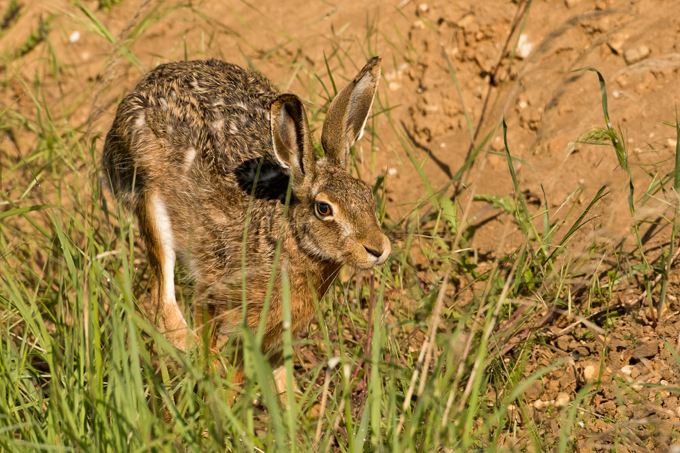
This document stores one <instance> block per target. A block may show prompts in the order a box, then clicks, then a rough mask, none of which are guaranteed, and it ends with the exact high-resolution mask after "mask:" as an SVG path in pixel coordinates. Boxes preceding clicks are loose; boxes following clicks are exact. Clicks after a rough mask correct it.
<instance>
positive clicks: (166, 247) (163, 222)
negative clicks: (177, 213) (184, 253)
mask: <svg viewBox="0 0 680 453" xmlns="http://www.w3.org/2000/svg"><path fill="white" fill-rule="evenodd" d="M151 204H152V206H153V213H154V221H155V222H154V223H155V224H156V225H155V226H156V229H157V230H158V235H159V239H160V241H161V249H162V250H163V258H164V259H163V276H164V281H162V282H161V285H162V287H161V291H162V292H163V295H164V296H165V298H164V299H165V301H166V303H167V302H170V301H172V302H175V259H176V256H175V241H174V238H173V236H172V224H171V223H170V216H168V211H167V210H166V209H165V204H164V203H163V200H161V198H160V197H159V196H158V194H154V196H153V198H152V199H151Z"/></svg>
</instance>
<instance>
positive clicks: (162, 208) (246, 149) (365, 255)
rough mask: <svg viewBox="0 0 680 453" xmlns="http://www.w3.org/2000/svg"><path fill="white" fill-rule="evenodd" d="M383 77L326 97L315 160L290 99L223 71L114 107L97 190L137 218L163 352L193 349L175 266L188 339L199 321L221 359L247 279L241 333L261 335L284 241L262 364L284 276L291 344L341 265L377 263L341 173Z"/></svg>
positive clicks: (169, 77)
mask: <svg viewBox="0 0 680 453" xmlns="http://www.w3.org/2000/svg"><path fill="white" fill-rule="evenodd" d="M379 77H380V59H379V58H378V57H375V58H372V59H371V60H369V61H368V63H367V64H366V65H365V66H364V68H363V69H362V70H361V71H359V74H357V76H356V77H355V78H354V79H353V80H352V81H351V82H350V83H349V84H348V85H347V86H346V87H345V88H344V89H343V90H342V91H341V92H340V93H338V95H337V96H336V97H335V99H334V100H333V102H332V103H331V105H330V107H329V109H328V112H327V114H326V118H325V121H324V123H323V130H322V133H321V145H322V147H323V151H324V155H323V157H321V158H317V156H316V155H315V149H314V146H313V143H312V139H311V136H310V132H309V125H308V122H307V115H306V113H305V107H304V105H303V103H302V102H301V101H300V99H299V98H298V97H297V96H295V95H293V94H280V93H279V92H278V91H277V90H276V88H275V87H274V86H273V85H272V84H271V83H270V82H269V81H268V80H267V79H266V78H265V77H264V76H262V75H260V74H258V73H256V72H252V71H249V70H246V69H243V68H240V67H239V66H236V65H233V64H229V63H224V62H222V61H216V60H209V61H188V62H178V63H169V64H164V65H161V66H158V67H157V68H156V69H154V70H153V71H151V72H149V73H148V74H147V75H146V76H145V77H144V78H143V79H142V80H141V82H139V84H138V85H137V87H136V88H135V89H134V90H133V91H132V92H131V93H130V94H128V95H127V96H126V97H125V98H124V99H123V101H122V102H121V103H120V105H119V106H118V110H117V112H116V117H115V119H114V121H113V126H112V127H111V130H110V132H109V133H108V135H107V136H106V143H105V145H104V153H103V166H104V171H105V175H104V178H105V179H106V182H107V183H108V184H109V186H110V189H111V190H112V192H113V194H114V195H115V197H116V198H117V199H118V200H119V201H120V203H121V204H122V206H123V207H125V208H126V209H128V210H129V211H131V212H133V213H134V214H135V215H136V216H137V219H138V222H139V229H140V232H141V236H142V238H143V240H144V242H145V244H146V249H147V254H148V260H149V263H150V266H151V269H152V270H153V276H152V282H151V303H150V306H149V307H145V308H144V311H145V312H146V315H147V316H148V317H149V318H151V320H152V321H153V322H155V323H156V325H157V327H158V329H159V331H160V332H161V333H163V335H164V336H165V337H166V338H167V339H168V340H169V342H170V343H171V344H172V345H174V346H175V347H176V348H178V349H180V350H186V348H187V342H188V336H193V339H192V340H191V341H195V340H197V338H198V337H197V333H196V332H191V331H189V332H188V331H187V323H186V321H185V319H184V316H183V314H182V310H181V309H180V307H179V306H178V304H177V300H176V298H175V283H174V273H175V261H176V260H177V259H179V261H180V262H181V263H182V264H183V265H184V266H186V268H187V269H188V271H189V273H190V275H191V277H192V278H193V279H194V280H195V289H196V294H197V297H196V299H197V302H196V307H195V309H194V313H195V317H196V325H199V326H200V325H205V324H206V317H207V319H208V320H209V323H207V324H208V325H209V328H210V329H211V330H210V332H211V334H210V335H211V337H210V338H211V340H210V341H211V345H210V346H211V349H212V350H218V349H219V348H220V346H222V345H223V344H224V343H225V342H226V341H227V339H228V338H229V335H230V334H233V333H234V332H237V331H238V326H239V324H240V323H242V314H243V307H242V305H241V301H242V294H243V290H242V288H243V286H242V282H243V279H244V278H245V283H246V285H245V288H246V296H247V297H246V299H247V307H246V313H247V319H246V324H247V325H248V326H249V327H250V328H252V329H254V330H257V328H258V324H259V322H260V317H261V314H262V311H263V308H264V305H265V300H266V295H267V288H268V286H269V281H270V275H271V271H272V268H273V264H274V255H275V250H276V247H277V242H278V241H279V240H280V241H281V252H280V253H281V254H280V259H279V265H278V266H277V267H276V269H277V270H276V272H277V275H276V278H275V284H274V288H273V292H272V293H271V297H270V305H269V309H268V311H267V314H266V324H265V328H264V337H263V341H262V350H263V351H265V352H267V351H271V350H273V349H275V348H277V347H278V346H280V344H281V342H282V338H283V330H284V328H287V327H288V326H287V325H286V326H284V324H283V310H282V291H283V289H282V283H281V269H282V268H283V267H285V269H286V272H287V275H288V278H289V281H290V295H291V297H290V310H291V325H290V329H291V330H292V334H293V335H294V334H295V333H297V332H299V331H301V330H303V329H305V328H306V327H307V326H308V324H309V322H310V321H311V319H312V317H313V314H314V311H315V308H314V302H313V301H314V299H315V298H317V299H318V298H319V297H322V296H323V295H324V293H325V292H326V290H327V289H328V287H329V285H330V284H331V283H332V281H333V279H334V278H335V276H336V274H337V272H338V270H339V269H340V267H341V266H342V265H345V264H347V265H350V266H356V267H359V268H362V269H368V268H371V267H373V266H376V265H380V264H382V263H384V262H385V260H386V259H387V257H388V256H389V254H390V251H391V248H390V242H389V240H388V238H387V237H386V236H385V235H384V234H383V232H382V231H381V228H380V222H379V221H378V218H377V216H376V212H375V201H374V197H373V194H372V191H371V187H370V186H369V185H368V184H366V183H364V182H362V181H360V180H358V179H356V178H354V177H352V176H350V175H349V174H348V173H347V171H346V167H347V164H348V157H349V150H350V147H351V146H352V144H353V143H354V142H355V141H356V140H358V139H359V138H361V136H362V135H363V129H364V126H365V123H366V119H367V118H368V115H369V112H370V110H371V105H372V104H373V98H374V95H375V92H376V89H377V85H378V80H379ZM289 183H290V186H291V195H290V201H289V207H288V212H287V215H286V216H285V218H284V211H285V199H286V195H287V190H288V185H289ZM246 225H247V232H246V239H245V266H243V262H242V258H243V244H244V230H245V228H246ZM244 271H245V276H244V275H243V272H244ZM194 344H195V343H194ZM241 376H242V375H241ZM277 381H278V379H277ZM277 386H278V385H277ZM279 390H282V389H281V388H279Z"/></svg>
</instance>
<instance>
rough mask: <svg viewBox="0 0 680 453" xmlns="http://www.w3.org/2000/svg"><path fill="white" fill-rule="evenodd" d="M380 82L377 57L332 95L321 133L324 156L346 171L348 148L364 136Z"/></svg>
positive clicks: (378, 59)
mask: <svg viewBox="0 0 680 453" xmlns="http://www.w3.org/2000/svg"><path fill="white" fill-rule="evenodd" d="M378 80H380V57H373V58H371V59H370V60H368V63H366V66H364V67H363V69H362V70H361V71H359V74H357V76H356V77H355V78H354V80H352V81H351V82H350V83H349V84H348V85H347V86H346V87H345V88H343V90H342V91H341V92H340V93H338V95H337V96H335V99H333V102H331V106H330V107H329V108H328V113H327V114H326V119H325V120H324V122H323V131H322V132H321V146H323V150H324V153H325V156H328V159H329V160H331V161H333V162H334V163H335V164H336V165H338V166H340V167H342V168H345V166H346V165H347V157H348V155H349V148H350V147H351V146H352V145H353V144H354V142H356V141H357V140H359V139H360V138H361V136H362V135H364V126H365V125H366V120H367V119H368V114H369V113H370V111H371V106H372V105H373V98H374V97H375V92H376V90H377V89H378Z"/></svg>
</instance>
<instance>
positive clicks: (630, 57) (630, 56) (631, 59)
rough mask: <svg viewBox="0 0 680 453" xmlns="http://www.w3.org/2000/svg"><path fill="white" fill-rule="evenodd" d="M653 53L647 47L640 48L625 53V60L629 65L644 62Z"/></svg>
mask: <svg viewBox="0 0 680 453" xmlns="http://www.w3.org/2000/svg"><path fill="white" fill-rule="evenodd" d="M650 53H652V51H651V50H649V47H647V46H639V47H636V48H633V49H628V50H626V51H625V52H624V53H623V59H624V61H625V62H626V64H627V65H631V64H635V63H637V62H639V61H642V60H644V59H645V58H647V57H648V56H649V54H650Z"/></svg>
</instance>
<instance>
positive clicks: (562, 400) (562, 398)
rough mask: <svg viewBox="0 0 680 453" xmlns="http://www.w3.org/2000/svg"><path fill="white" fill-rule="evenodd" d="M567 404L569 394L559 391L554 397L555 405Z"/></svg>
mask: <svg viewBox="0 0 680 453" xmlns="http://www.w3.org/2000/svg"><path fill="white" fill-rule="evenodd" d="M567 404H569V394H568V393H565V392H560V393H558V394H557V398H555V407H562V406H566V405H567Z"/></svg>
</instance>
